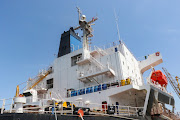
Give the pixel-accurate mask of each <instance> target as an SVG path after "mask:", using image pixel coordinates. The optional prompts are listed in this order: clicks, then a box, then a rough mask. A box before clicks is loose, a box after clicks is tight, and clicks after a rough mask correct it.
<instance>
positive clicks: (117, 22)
mask: <svg viewBox="0 0 180 120" xmlns="http://www.w3.org/2000/svg"><path fill="white" fill-rule="evenodd" d="M114 16H115V20H116V26H117V31H118V37H119V40H120V41H121V38H120V33H119V25H118V18H117V15H116V11H115V9H114ZM121 42H122V41H121Z"/></svg>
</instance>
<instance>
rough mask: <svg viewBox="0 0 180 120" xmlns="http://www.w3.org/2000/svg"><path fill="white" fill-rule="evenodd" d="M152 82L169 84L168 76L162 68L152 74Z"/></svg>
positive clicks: (162, 84) (163, 84)
mask: <svg viewBox="0 0 180 120" xmlns="http://www.w3.org/2000/svg"><path fill="white" fill-rule="evenodd" d="M151 80H152V82H158V83H159V84H160V85H161V86H167V84H168V81H167V78H166V76H165V75H164V74H163V73H162V72H161V70H156V71H154V72H153V73H152V75H151Z"/></svg>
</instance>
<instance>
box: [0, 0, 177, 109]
mask: <svg viewBox="0 0 180 120" xmlns="http://www.w3.org/2000/svg"><path fill="white" fill-rule="evenodd" d="M179 5H180V1H179V0H173V1H172V0H111V1H110V0H109V1H108V0H89V1H85V0H66V1H62V0H53V1H52V0H51V1H50V0H31V1H25V0H1V1H0V42H1V44H0V55H1V59H0V73H1V87H0V98H9V97H12V96H14V94H15V89H16V85H17V84H20V83H22V82H25V81H27V80H28V78H29V77H33V76H35V75H36V74H37V73H38V71H39V69H42V68H45V67H47V66H48V65H50V64H51V63H52V62H53V60H54V59H55V56H54V54H57V52H58V47H59V41H60V36H61V33H62V32H63V31H66V30H68V29H69V27H71V26H72V27H74V26H77V25H78V17H77V10H76V6H79V7H80V8H81V10H82V11H83V14H85V15H86V16H87V19H88V20H90V19H91V18H92V17H94V16H98V18H99V20H98V21H96V25H95V26H93V28H94V37H93V39H92V42H93V44H96V45H102V44H105V43H111V42H113V41H116V40H118V35H117V29H116V23H115V17H114V9H115V10H116V13H117V16H118V24H119V30H120V35H121V39H122V40H123V41H124V42H125V43H126V45H127V46H128V48H129V49H130V50H131V51H132V53H133V54H134V55H135V56H136V57H137V58H138V59H142V58H143V56H145V55H148V54H151V53H154V52H157V51H160V52H161V53H162V55H163V59H164V63H163V64H161V65H159V66H158V67H156V68H155V69H161V68H162V67H165V68H167V69H168V71H169V72H170V73H171V74H172V75H173V77H175V76H176V75H177V76H179V77H180V72H179V69H180V63H179V62H180V49H179V46H180V23H179V21H180V14H179V13H180V7H179ZM146 74H148V73H146ZM146 74H145V75H146ZM168 89H169V91H170V92H172V91H173V90H172V88H170V87H168ZM172 93H173V92H172ZM173 94H174V96H175V99H176V110H177V111H180V103H179V101H180V100H179V99H178V97H177V96H176V95H175V93H173Z"/></svg>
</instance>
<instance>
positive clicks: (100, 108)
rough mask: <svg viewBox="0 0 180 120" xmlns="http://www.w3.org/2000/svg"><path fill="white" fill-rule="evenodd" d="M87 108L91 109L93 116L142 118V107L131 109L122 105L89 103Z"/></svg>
mask: <svg viewBox="0 0 180 120" xmlns="http://www.w3.org/2000/svg"><path fill="white" fill-rule="evenodd" d="M87 107H89V108H91V112H92V113H93V114H112V115H113V114H114V115H119V116H143V109H144V107H132V106H122V105H111V106H110V105H107V104H97V103H89V104H88V105H87Z"/></svg>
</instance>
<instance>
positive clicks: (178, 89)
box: [162, 68, 180, 99]
mask: <svg viewBox="0 0 180 120" xmlns="http://www.w3.org/2000/svg"><path fill="white" fill-rule="evenodd" d="M162 69H163V70H164V72H165V74H166V77H167V79H168V81H169V82H170V84H171V86H172V88H173V89H174V91H175V92H176V94H177V96H178V97H179V99H180V86H179V84H178V81H175V80H174V79H173V77H172V76H171V74H170V73H169V72H168V71H167V69H166V68H162Z"/></svg>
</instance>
